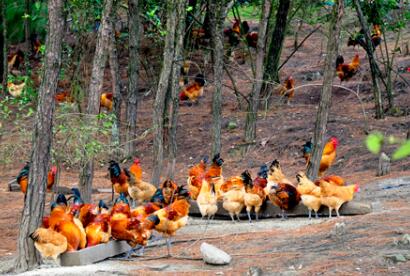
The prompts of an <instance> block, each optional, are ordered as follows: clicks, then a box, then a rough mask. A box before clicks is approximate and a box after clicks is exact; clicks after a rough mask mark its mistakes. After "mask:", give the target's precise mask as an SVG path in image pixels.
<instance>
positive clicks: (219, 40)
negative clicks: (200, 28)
mask: <svg viewBox="0 0 410 276" xmlns="http://www.w3.org/2000/svg"><path fill="white" fill-rule="evenodd" d="M226 2H227V1H213V0H208V12H209V27H210V29H211V30H212V31H211V42H212V46H213V47H212V48H213V52H212V57H213V62H214V68H213V72H214V84H215V90H214V93H213V95H212V152H211V154H212V156H213V155H215V154H216V153H219V152H220V151H221V119H222V81H223V55H224V48H223V23H224V21H225V18H226V11H227V6H228V5H227V3H226Z"/></svg>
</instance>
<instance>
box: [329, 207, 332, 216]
mask: <svg viewBox="0 0 410 276" xmlns="http://www.w3.org/2000/svg"><path fill="white" fill-rule="evenodd" d="M329 218H332V208H330V207H329Z"/></svg>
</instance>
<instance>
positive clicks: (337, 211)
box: [335, 209, 340, 218]
mask: <svg viewBox="0 0 410 276" xmlns="http://www.w3.org/2000/svg"><path fill="white" fill-rule="evenodd" d="M335 210H336V215H337V217H338V218H340V215H339V209H335Z"/></svg>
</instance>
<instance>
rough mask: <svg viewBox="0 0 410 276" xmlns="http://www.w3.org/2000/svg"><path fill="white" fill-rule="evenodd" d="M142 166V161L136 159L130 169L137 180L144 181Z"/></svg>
mask: <svg viewBox="0 0 410 276" xmlns="http://www.w3.org/2000/svg"><path fill="white" fill-rule="evenodd" d="M140 164H141V162H140V160H139V159H138V158H135V159H134V162H133V163H132V165H131V167H130V169H129V171H130V173H132V174H133V175H134V176H135V178H136V179H137V180H141V179H142V168H141V165H140Z"/></svg>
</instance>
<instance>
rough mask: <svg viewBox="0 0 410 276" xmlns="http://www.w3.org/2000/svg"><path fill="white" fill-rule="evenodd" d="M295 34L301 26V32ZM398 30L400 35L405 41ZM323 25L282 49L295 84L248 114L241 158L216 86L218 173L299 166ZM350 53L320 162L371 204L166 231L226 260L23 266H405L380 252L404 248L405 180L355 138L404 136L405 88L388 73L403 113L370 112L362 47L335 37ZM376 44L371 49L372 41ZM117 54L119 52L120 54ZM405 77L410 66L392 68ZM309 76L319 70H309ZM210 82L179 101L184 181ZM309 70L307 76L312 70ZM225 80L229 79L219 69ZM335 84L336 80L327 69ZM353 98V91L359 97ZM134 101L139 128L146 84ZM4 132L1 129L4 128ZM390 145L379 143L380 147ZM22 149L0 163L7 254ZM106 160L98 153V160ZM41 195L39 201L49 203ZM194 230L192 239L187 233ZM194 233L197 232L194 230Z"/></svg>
mask: <svg viewBox="0 0 410 276" xmlns="http://www.w3.org/2000/svg"><path fill="white" fill-rule="evenodd" d="M308 32H309V28H307V29H305V30H304V31H303V33H304V34H307V33H308ZM302 36H303V34H302ZM408 40H409V37H405V38H404V41H408ZM321 41H322V35H321V34H320V33H316V34H314V35H313V36H312V37H311V38H310V39H309V40H308V41H307V42H306V43H305V44H304V46H303V47H302V48H301V49H300V50H299V51H298V52H297V53H296V54H295V56H294V57H292V58H291V60H290V61H289V63H287V64H286V65H285V66H284V68H283V70H282V72H281V78H282V79H284V78H285V77H286V76H288V75H290V74H291V75H292V76H293V78H294V79H296V86H297V87H298V86H301V85H308V86H303V87H302V88H300V89H297V90H296V92H295V98H294V100H293V101H292V103H291V104H290V105H286V104H280V103H278V101H277V100H278V99H276V100H275V101H274V103H273V104H272V106H270V108H269V109H268V110H267V111H266V112H261V114H260V117H259V119H258V124H257V143H256V146H255V147H254V148H253V149H252V150H251V151H250V152H249V153H248V154H247V156H245V158H241V156H240V154H239V152H240V144H241V143H242V136H243V127H244V121H245V120H244V119H245V115H246V113H245V112H244V111H241V110H240V109H238V104H237V101H236V98H235V95H234V93H233V92H232V91H231V90H230V89H229V88H227V87H225V88H224V91H223V102H224V104H223V120H222V125H223V131H222V153H221V154H222V157H223V158H224V159H225V164H224V175H225V176H231V175H235V174H239V173H240V172H242V171H243V170H245V169H250V170H251V172H252V173H253V175H255V173H256V171H257V168H258V167H259V166H260V165H261V164H262V163H265V162H270V161H272V160H273V159H279V160H280V161H281V164H282V167H283V168H284V171H285V173H286V175H288V176H289V177H290V178H293V177H294V175H295V174H296V172H298V171H300V170H303V169H304V167H305V165H304V160H303V158H301V146H302V145H303V144H304V143H305V141H307V140H309V139H310V138H311V137H312V135H313V130H314V122H315V116H316V111H317V108H318V103H319V100H320V90H321V89H320V86H318V85H317V84H319V83H321V82H322V76H323V72H322V68H323V62H324V53H323V52H320V49H321V48H323V47H324V45H323V44H322V45H321ZM292 45H293V39H292V38H291V37H289V38H288V39H287V40H286V43H285V49H284V51H283V57H285V56H287V55H288V54H289V53H290V52H291V51H292V50H293V46H292ZM356 52H357V53H359V55H360V58H361V60H362V66H361V69H360V72H359V73H358V75H356V76H355V77H354V78H353V79H352V80H350V81H348V82H346V83H343V86H346V87H348V88H350V89H352V90H354V91H359V93H358V97H357V95H355V94H353V93H351V92H349V91H346V90H344V89H341V88H334V90H333V95H332V107H331V110H330V115H329V123H328V135H329V136H336V137H338V139H339V140H340V148H339V149H338V152H337V162H336V163H335V164H334V166H332V168H331V169H330V170H329V173H335V174H338V175H341V176H343V177H345V179H346V180H347V181H348V182H349V183H358V184H359V185H360V187H361V189H362V191H361V192H360V193H359V195H358V197H357V198H356V199H355V200H357V201H363V202H368V203H370V204H373V207H374V208H373V212H372V213H370V214H367V215H363V216H351V217H342V218H334V219H325V218H321V219H319V220H312V221H309V220H308V219H307V218H290V219H289V220H287V221H280V220H279V219H270V220H263V221H261V222H258V223H255V224H253V225H249V224H248V222H245V221H243V222H241V223H237V224H232V222H230V221H213V222H212V223H211V224H210V225H209V226H208V227H207V229H206V232H205V231H204V228H205V226H204V222H201V221H199V220H197V219H192V220H190V222H192V223H191V224H190V226H188V227H186V228H185V229H183V230H181V231H180V232H178V233H177V236H176V237H175V240H176V241H181V240H190V241H185V242H176V243H175V246H174V247H173V248H172V252H173V254H174V255H181V256H189V257H199V256H200V253H199V246H200V244H201V242H202V241H206V242H209V243H211V244H214V245H216V246H217V247H219V248H221V249H223V250H225V251H226V252H227V253H229V254H231V255H232V256H233V260H232V263H231V264H230V265H228V266H222V267H216V266H210V265H206V264H204V263H203V262H202V261H193V260H182V259H162V260H152V261H141V260H140V259H138V258H135V259H134V260H133V261H130V262H124V261H114V260H108V261H104V262H101V263H99V264H95V265H90V266H85V267H75V268H72V269H68V268H58V269H57V268H53V269H49V270H47V269H46V268H43V269H42V270H37V271H33V272H30V273H27V274H26V275H75V274H78V273H80V272H81V273H82V274H86V275H88V274H90V275H91V274H95V273H96V272H98V273H101V274H103V275H105V274H106V275H112V274H115V275H117V274H118V275H120V274H122V275H123V274H140V273H144V275H151V274H152V275H154V274H155V275H156V274H162V273H164V272H169V273H171V274H175V273H178V274H180V273H183V272H184V273H185V274H187V275H188V274H192V273H193V272H195V273H199V274H201V275H202V274H206V275H208V274H214V275H215V274H216V275H225V274H226V275H238V274H239V273H245V272H247V271H248V270H249V267H253V266H257V267H260V268H261V269H262V270H263V271H264V272H265V273H270V274H275V275H322V274H325V275H336V274H337V275H409V272H408V271H410V261H407V262H403V263H394V262H391V261H389V260H387V259H386V258H385V255H386V254H391V253H400V254H409V253H410V251H409V250H410V249H409V248H407V249H406V248H401V247H399V246H396V245H394V241H396V240H399V239H400V238H401V237H402V236H403V235H404V234H406V233H407V234H410V230H409V229H410V205H409V198H410V181H408V182H407V184H406V185H403V186H401V187H393V188H388V187H386V186H383V185H384V184H382V183H380V182H378V183H376V181H380V180H381V179H384V178H376V176H375V172H376V168H377V160H378V158H377V156H374V155H372V154H371V153H369V152H368V150H367V149H366V148H365V147H364V145H363V140H364V138H365V137H366V133H368V132H369V131H372V130H378V131H380V132H382V133H383V134H385V135H394V136H396V137H398V138H401V139H404V138H405V134H406V132H407V129H409V128H410V115H409V114H410V110H409V106H410V97H409V93H410V88H409V87H408V86H407V85H406V84H405V82H404V81H403V80H402V79H400V78H397V79H396V81H395V91H396V94H395V95H396V98H395V103H396V104H397V106H398V107H400V108H401V109H402V110H403V112H404V115H403V116H388V117H387V118H386V119H383V120H375V119H373V116H374V108H373V100H372V99H373V96H372V91H371V89H370V87H371V86H370V84H371V80H370V72H369V69H368V68H369V66H368V61H367V59H366V58H365V52H364V50H363V49H357V48H356V49H353V48H347V47H342V49H341V53H343V55H344V56H345V60H350V59H351V58H352V57H353V55H354V54H355V53H356ZM377 54H378V55H380V53H379V51H377ZM123 63H125V64H126V60H125V61H123ZM397 63H398V66H399V67H404V68H407V67H410V57H408V56H407V57H405V56H402V55H401V54H400V55H399V56H398V58H397ZM232 66H233V67H235V68H237V70H232V73H233V76H234V78H235V79H236V81H237V86H238V87H239V88H240V90H241V92H243V93H245V94H246V93H248V92H249V91H250V88H251V81H250V80H249V79H247V77H246V76H247V75H250V74H251V73H250V68H249V64H245V65H235V66H234V65H232ZM401 75H402V76H403V78H405V79H406V80H407V82H410V73H403V74H401ZM315 76H318V77H317V78H316V77H315ZM206 78H207V79H208V81H209V84H208V85H207V87H206V88H205V91H206V92H205V97H204V98H203V99H201V101H200V103H199V105H194V106H181V108H180V116H179V129H178V159H177V164H176V169H177V173H176V180H177V182H178V183H184V182H185V179H186V172H187V168H188V167H189V166H190V165H192V164H193V163H195V162H196V161H197V160H199V158H200V157H201V156H203V155H204V154H207V153H208V152H209V151H210V146H211V144H210V141H211V116H210V110H211V109H210V104H211V100H212V91H213V85H212V78H213V77H212V75H211V74H208V75H206ZM312 79H313V80H312ZM226 84H227V85H228V86H230V85H231V83H230V81H229V80H228V79H226ZM335 84H339V80H338V79H335ZM358 98H360V101H359V99H358ZM141 100H142V102H143V104H140V105H139V110H138V126H139V133H140V134H142V133H144V132H145V131H146V130H147V129H149V128H150V125H151V122H152V117H151V116H152V115H151V114H152V109H151V106H152V103H153V97H152V93H151V94H150V95H147V96H144V97H143V98H142V99H141ZM228 122H236V123H237V128H235V129H232V130H229V129H228V128H227V124H228ZM3 139H7V137H3ZM151 146H152V134H151V133H149V132H148V134H147V136H146V137H145V138H144V139H140V140H139V142H138V145H137V150H138V152H137V155H138V156H139V158H140V159H141V160H142V166H143V169H144V174H143V176H145V177H146V178H147V179H149V176H150V173H151V170H150V167H151V164H152V158H151ZM393 149H394V147H393V146H386V148H385V150H386V152H387V153H388V154H391V153H392V151H393ZM25 158H26V156H25V157H20V158H16V162H15V163H14V164H12V165H10V166H3V167H2V168H0V169H1V170H0V172H1V174H0V183H1V184H0V202H1V205H0V206H1V207H0V232H1V233H2V235H1V236H2V242H1V245H0V257H1V258H2V260H4V261H5V263H7V261H6V260H7V259H10V258H12V256H13V255H14V254H15V250H16V237H17V234H18V233H17V231H18V225H19V217H20V213H21V209H22V205H23V195H22V194H21V193H19V192H8V190H7V183H8V182H9V181H10V180H11V179H12V178H13V177H15V176H16V175H17V173H18V171H19V170H20V168H21V167H22V166H23V165H24V160H25ZM99 161H100V163H103V164H104V163H107V161H108V158H107V160H99ZM409 168H410V158H407V159H404V160H400V161H395V162H393V163H392V166H391V171H392V172H391V174H390V175H389V176H388V177H389V178H396V177H402V176H410V171H409ZM77 179H78V172H77V171H76V170H74V169H70V170H64V171H63V172H62V176H61V179H60V181H61V185H64V186H74V185H76V182H77ZM94 185H95V187H101V188H110V181H109V179H108V177H107V170H106V168H105V167H101V168H100V169H99V170H98V171H97V173H96V177H95V181H94ZM94 198H95V199H99V198H103V199H106V200H108V201H109V200H110V195H109V194H98V195H94ZM48 207H49V204H47V205H46V208H47V210H48ZM336 223H344V224H345V226H344V228H343V231H342V232H343V233H342V234H340V235H337V234H332V233H333V232H334V228H335V224H336ZM192 239H194V240H195V239H198V241H196V242H195V241H192ZM199 239H200V240H199ZM165 250H166V249H165V247H159V248H158V247H155V248H148V249H147V250H146V255H147V256H160V255H162V254H164V253H165Z"/></svg>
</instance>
